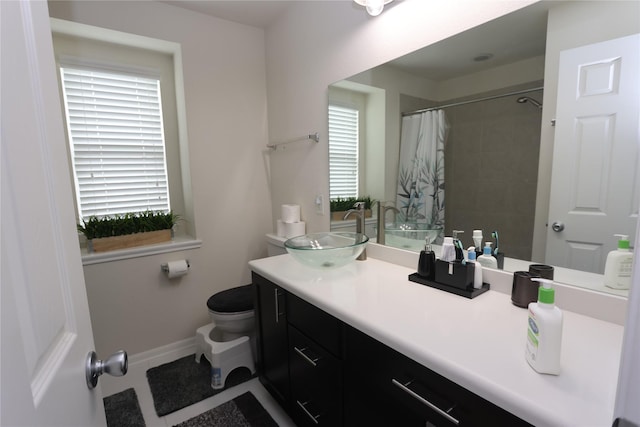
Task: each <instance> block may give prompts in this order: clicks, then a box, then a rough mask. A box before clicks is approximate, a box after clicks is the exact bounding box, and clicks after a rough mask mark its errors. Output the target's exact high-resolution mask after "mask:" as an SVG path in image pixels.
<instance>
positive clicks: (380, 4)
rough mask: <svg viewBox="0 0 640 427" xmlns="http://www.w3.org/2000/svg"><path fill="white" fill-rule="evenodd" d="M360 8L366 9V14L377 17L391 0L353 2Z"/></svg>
mask: <svg viewBox="0 0 640 427" xmlns="http://www.w3.org/2000/svg"><path fill="white" fill-rule="evenodd" d="M353 1H354V2H356V3H358V4H359V5H360V6H364V7H365V8H367V13H368V14H369V15H371V16H378V15H380V14H381V13H382V10H383V9H384V5H385V4H388V3H391V2H392V1H393V0H353Z"/></svg>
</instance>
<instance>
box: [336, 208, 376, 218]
mask: <svg viewBox="0 0 640 427" xmlns="http://www.w3.org/2000/svg"><path fill="white" fill-rule="evenodd" d="M346 214H347V211H335V212H331V221H343V218H344V216H345V215H346ZM364 217H365V218H371V209H365V210H364ZM355 218H356V217H355V216H350V217H349V219H348V220H351V219H355ZM348 220H347V221H348Z"/></svg>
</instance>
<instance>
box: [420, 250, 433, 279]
mask: <svg viewBox="0 0 640 427" xmlns="http://www.w3.org/2000/svg"><path fill="white" fill-rule="evenodd" d="M418 275H420V276H421V277H424V278H425V279H427V280H434V279H435V278H436V254H435V253H434V252H433V250H431V245H430V244H428V243H427V244H425V245H424V250H423V251H421V252H420V259H419V260H418Z"/></svg>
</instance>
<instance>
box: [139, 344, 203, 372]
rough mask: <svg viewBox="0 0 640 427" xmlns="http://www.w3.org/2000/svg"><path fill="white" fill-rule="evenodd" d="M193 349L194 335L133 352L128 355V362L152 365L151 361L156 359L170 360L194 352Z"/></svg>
mask: <svg viewBox="0 0 640 427" xmlns="http://www.w3.org/2000/svg"><path fill="white" fill-rule="evenodd" d="M195 351H196V345H195V337H192V338H187V339H184V340H181V341H176V342H173V343H171V344H167V345H163V346H161V347H156V348H153V349H151V350H147V351H143V352H142V353H136V354H133V355H131V356H129V364H130V365H136V364H142V363H145V364H149V365H151V366H153V365H155V363H153V362H154V361H156V360H157V359H163V360H167V361H172V360H175V359H178V358H180V357H183V356H186V355H188V354H192V353H195Z"/></svg>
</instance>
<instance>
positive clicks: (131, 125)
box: [61, 67, 170, 218]
mask: <svg viewBox="0 0 640 427" xmlns="http://www.w3.org/2000/svg"><path fill="white" fill-rule="evenodd" d="M61 76H62V87H63V95H64V104H65V111H66V115H67V127H68V133H69V139H70V146H71V155H72V163H73V172H74V179H75V184H76V198H77V203H78V210H79V214H80V217H81V218H88V217H90V216H92V215H96V216H104V215H113V214H123V213H126V212H141V211H145V210H153V211H164V212H168V211H169V210H170V203H169V190H168V182H167V166H166V156H165V145H164V131H163V123H162V104H161V96H160V81H159V80H158V79H154V78H147V77H140V76H135V75H128V74H117V73H113V72H111V71H102V70H87V69H75V68H67V67H62V68H61Z"/></svg>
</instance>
